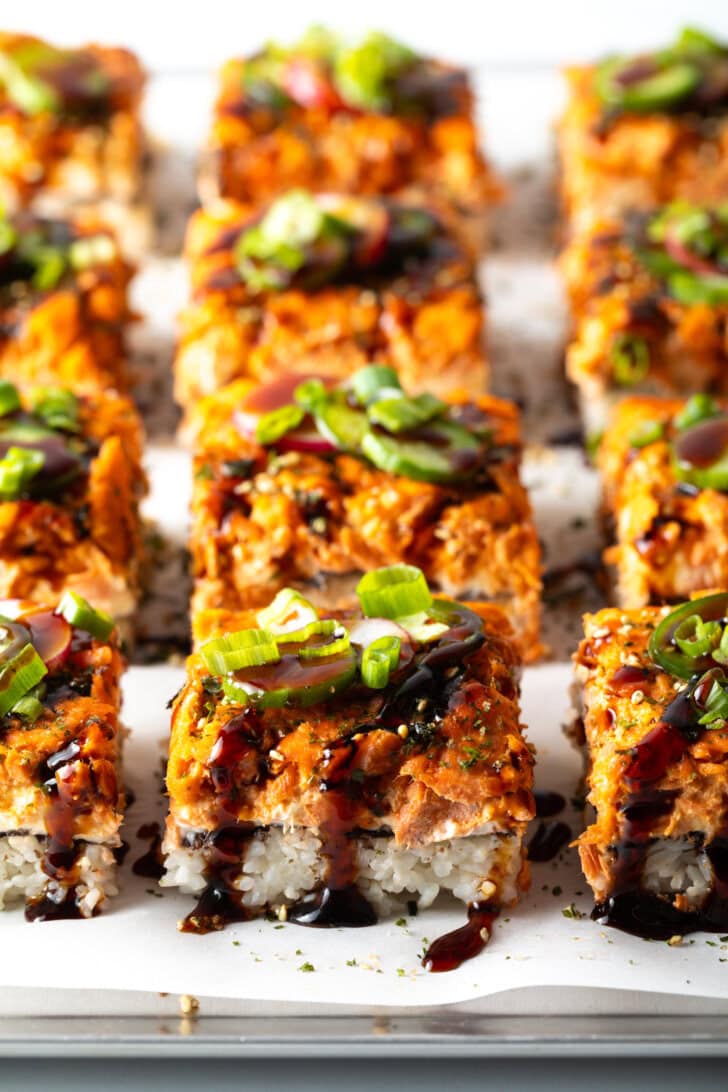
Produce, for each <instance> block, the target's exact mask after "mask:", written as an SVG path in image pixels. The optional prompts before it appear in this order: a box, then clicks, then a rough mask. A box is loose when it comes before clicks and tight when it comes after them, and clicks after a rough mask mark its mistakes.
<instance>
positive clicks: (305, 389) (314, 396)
mask: <svg viewBox="0 0 728 1092" xmlns="http://www.w3.org/2000/svg"><path fill="white" fill-rule="evenodd" d="M327 398H328V391H327V390H326V385H325V384H324V383H323V382H322V381H321V380H320V379H304V381H303V382H302V383H299V384H298V386H297V387H296V389H295V390H294V392H293V400H294V402H295V403H296V405H298V406H302V407H303V409H305V410H307V411H308V412H309V413H311V412H313V410H315V408H316V406H318V405H320V404H321V403H322V402H325V401H326V399H327Z"/></svg>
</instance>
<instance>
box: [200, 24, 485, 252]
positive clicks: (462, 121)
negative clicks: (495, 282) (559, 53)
mask: <svg viewBox="0 0 728 1092" xmlns="http://www.w3.org/2000/svg"><path fill="white" fill-rule="evenodd" d="M298 186H302V187H305V188H307V189H310V190H314V191H322V192H327V191H338V192H342V193H351V194H357V195H384V194H398V195H400V196H404V197H406V198H407V199H414V200H415V201H425V202H426V203H428V204H430V205H432V206H433V207H436V208H438V209H439V211H440V212H441V213H442V215H443V216H444V217H445V219H446V220H447V221H448V223H449V225H450V226H451V227H452V228H453V230H455V232H456V234H458V235H459V237H460V238H461V241H463V243H464V244H465V245H466V246H468V247H469V249H471V251H473V252H476V251H478V250H480V249H482V247H483V246H484V245H485V242H486V236H487V217H488V209H489V206H491V205H492V204H493V202H494V200H496V199H497V198H498V196H499V195H500V190H499V187H498V184H497V183H496V182H495V180H494V178H493V175H492V173H491V171H490V169H489V168H488V166H487V164H486V162H485V160H484V158H483V155H482V154H481V151H480V149H479V146H478V132H477V126H476V121H475V103H474V96H473V91H472V88H471V86H470V81H469V78H468V75H467V73H466V72H465V70H464V69H462V68H457V67H454V66H453V65H449V64H445V63H444V62H442V61H438V60H435V59H433V58H431V57H424V56H419V55H418V54H417V53H415V52H414V51H413V50H411V49H409V48H408V47H407V46H405V45H403V44H402V43H400V42H396V41H393V40H392V39H391V38H388V37H387V36H386V35H384V34H381V33H376V32H375V33H371V34H369V35H367V36H366V37H363V38H362V39H361V40H360V41H359V42H357V43H354V44H348V43H346V42H343V41H341V40H340V39H338V38H337V37H336V36H334V35H333V34H331V33H329V32H327V31H325V30H322V29H321V28H314V29H313V30H311V31H309V32H308V34H306V35H305V36H304V38H303V39H302V40H301V41H299V42H298V43H295V44H293V45H291V46H288V47H285V46H281V45H278V44H270V45H268V46H266V47H265V48H263V49H262V50H260V51H259V52H258V53H256V54H253V55H252V56H248V57H242V58H236V59H234V60H230V61H228V62H227V64H225V66H224V67H223V69H222V71H221V73H220V84H219V92H218V98H217V102H216V106H215V114H214V119H213V124H212V131H211V134H210V139H209V142H208V149H207V155H206V157H205V159H204V161H203V170H202V174H201V178H200V195H201V198H202V200H203V201H205V202H206V203H210V202H211V201H212V200H215V199H217V198H219V197H225V198H234V199H235V200H238V201H242V202H245V203H249V204H252V205H261V204H264V203H267V202H268V201H269V199H270V197H271V196H272V195H274V194H276V193H281V192H284V191H286V190H288V189H291V188H292V187H298Z"/></svg>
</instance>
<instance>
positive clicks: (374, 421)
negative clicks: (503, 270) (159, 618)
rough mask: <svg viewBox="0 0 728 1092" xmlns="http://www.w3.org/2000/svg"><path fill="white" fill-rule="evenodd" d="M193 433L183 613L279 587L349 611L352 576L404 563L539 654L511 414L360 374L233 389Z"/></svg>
mask: <svg viewBox="0 0 728 1092" xmlns="http://www.w3.org/2000/svg"><path fill="white" fill-rule="evenodd" d="M191 426H192V431H193V432H194V433H195V435H196V441H195V481H194V492H193V502H192V513H193V527H192V535H191V550H192V558H193V572H194V576H195V594H194V600H193V612H197V611H201V610H207V609H210V608H222V607H224V608H228V609H233V610H235V609H240V608H248V607H262V606H264V605H265V603H266V602H267V601H268V599H269V598H270V596H271V594H272V593H273V592H275V591H278V590H279V589H280V588H282V587H284V586H286V585H293V586H295V587H297V588H298V589H299V590H301V591H302V593H303V594H304V595H306V596H307V597H309V598H312V599H313V600H314V602H315V603H317V604H324V605H327V606H329V607H333V606H337V607H341V606H347V605H351V604H352V603H356V595H355V589H356V585H357V583H358V580H359V579H360V577H361V575H362V573H363V572H366V571H367V570H368V569H373V568H379V567H381V566H385V565H391V564H396V563H399V562H407V563H411V564H415V565H417V566H419V567H420V568H421V569H422V570H423V571H424V573H425V576H426V578H427V580H428V582H429V584H430V586H431V587H432V589H433V590H434V591H435V592H438V593H440V594H443V595H447V596H451V597H453V598H457V599H463V598H464V599H467V600H477V601H489V602H494V603H497V604H498V605H500V606H502V607H503V609H504V610H505V612H506V614H507V615H508V617H509V619H510V621H511V624H512V626H513V628H514V632H515V635H516V638H517V640H518V641H519V643H520V645H521V648H522V651H523V655H524V657H525V658H526V659H529V660H531V659H534V658H535V657H537V656H538V654H539V652H540V644H539V628H540V589H541V580H540V548H539V541H538V536H537V533H536V529H535V527H534V523H533V519H532V514H531V507H530V503H529V499H528V494H527V493H526V490H525V489H524V487H523V485H522V484H521V482H520V478H519V463H520V454H521V437H520V428H519V417H518V410H517V409H516V407H515V406H514V405H513V404H512V403H510V402H506V401H503V400H502V399H498V398H493V397H492V396H480V397H477V396H474V397H471V396H469V395H466V394H463V393H460V394H457V395H453V396H451V397H450V398H449V400H448V401H443V400H441V399H439V398H436V397H434V396H433V395H431V394H429V393H423V394H421V395H418V396H415V397H410V396H408V395H407V394H406V393H405V391H404V390H403V389H402V387H401V385H400V382H399V378H398V376H397V373H396V372H395V371H393V370H392V369H391V368H388V367H384V366H381V365H369V366H366V367H364V368H360V369H358V370H357V371H355V372H354V373H353V375H352V376H351V379H350V380H347V381H346V382H343V383H338V384H335V383H331V382H330V383H328V384H327V383H325V382H323V381H322V380H321V379H320V378H319V377H314V376H309V377H308V378H306V379H304V380H303V381H302V377H301V376H300V375H291V374H288V375H283V376H281V377H280V378H279V379H277V380H274V381H273V382H271V383H268V384H264V385H262V386H256V385H254V384H253V383H251V382H250V381H249V380H237V381H236V382H234V383H232V384H230V385H229V386H227V387H225V388H223V390H221V391H220V392H218V393H217V394H215V395H209V396H208V397H207V398H205V399H202V400H201V402H200V403H199V404H198V406H197V407H196V409H195V412H194V414H193V417H192V419H191Z"/></svg>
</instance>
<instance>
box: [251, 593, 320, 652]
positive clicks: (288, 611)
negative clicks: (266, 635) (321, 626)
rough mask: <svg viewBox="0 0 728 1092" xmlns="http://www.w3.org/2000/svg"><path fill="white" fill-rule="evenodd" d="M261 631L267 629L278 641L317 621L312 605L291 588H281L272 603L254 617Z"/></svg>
mask: <svg viewBox="0 0 728 1092" xmlns="http://www.w3.org/2000/svg"><path fill="white" fill-rule="evenodd" d="M255 618H256V621H257V623H258V625H259V626H260V628H261V629H267V630H269V631H270V632H271V633H272V634H274V635H275V638H276V640H278V639H279V638H280V637H281V635H282V634H285V633H287V632H289V631H290V630H296V629H298V628H300V627H301V626H305V625H308V624H309V623H311V622H316V621H318V612H317V610H316V608H315V607H314V606H313V604H312V603H309V601H308V599H304V597H303V596H302V595H301V594H300V593H299V592H297V591H295V590H294V589H293V588H281V590H280V591H279V592H278V593H277V595H276V596H275V598H274V599H273V602H272V603H270V604H269V605H268V606H267V607H264V608H263V610H260V611H258V613H257V615H256V616H255Z"/></svg>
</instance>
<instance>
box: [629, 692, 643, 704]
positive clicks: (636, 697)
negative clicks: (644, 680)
mask: <svg viewBox="0 0 728 1092" xmlns="http://www.w3.org/2000/svg"><path fill="white" fill-rule="evenodd" d="M630 700H631V702H632V705H639V704H640V703H641V702H643V701H644V700H645V692H644V690H635V691H634V692H633V694H632V697H631V699H630Z"/></svg>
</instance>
